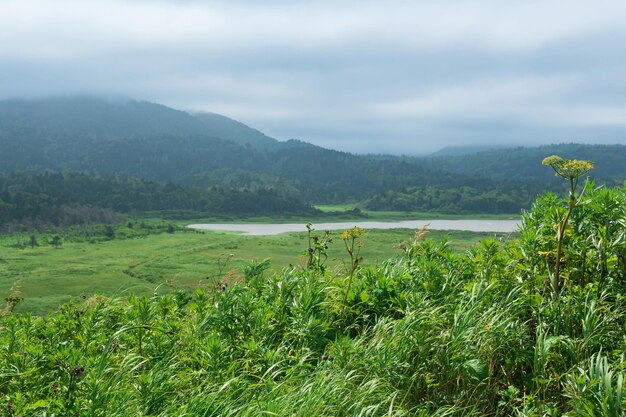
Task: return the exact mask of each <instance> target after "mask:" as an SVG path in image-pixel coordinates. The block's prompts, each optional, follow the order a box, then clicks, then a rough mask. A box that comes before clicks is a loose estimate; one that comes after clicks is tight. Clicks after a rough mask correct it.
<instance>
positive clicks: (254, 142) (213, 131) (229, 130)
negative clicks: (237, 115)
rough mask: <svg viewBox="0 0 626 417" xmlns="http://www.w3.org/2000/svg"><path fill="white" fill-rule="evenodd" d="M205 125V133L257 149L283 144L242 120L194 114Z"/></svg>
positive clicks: (216, 115) (215, 115)
mask: <svg viewBox="0 0 626 417" xmlns="http://www.w3.org/2000/svg"><path fill="white" fill-rule="evenodd" d="M194 116H195V118H196V119H198V120H199V121H200V122H202V124H203V125H204V127H205V133H206V134H208V135H209V136H215V137H216V138H223V139H228V140H230V141H233V142H235V143H238V144H239V145H244V146H248V147H253V148H257V149H265V150H269V149H279V148H280V147H281V144H284V143H285V142H279V141H277V140H276V139H274V138H270V137H269V136H266V135H265V134H264V133H261V132H259V131H258V130H256V129H253V128H251V127H249V126H247V125H245V124H243V123H241V122H238V121H236V120H233V119H230V118H228V117H226V116H222V115H220V114H215V113H198V114H195V115H194Z"/></svg>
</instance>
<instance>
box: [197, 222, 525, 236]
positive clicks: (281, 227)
mask: <svg viewBox="0 0 626 417" xmlns="http://www.w3.org/2000/svg"><path fill="white" fill-rule="evenodd" d="M427 224H429V226H428V228H429V229H430V230H465V231H469V232H500V233H510V232H514V231H515V230H517V228H518V226H519V225H520V221H519V220H404V221H395V222H391V221H390V222H357V221H355V222H339V223H316V224H313V228H314V229H315V230H345V229H349V228H351V227H354V226H358V227H361V228H363V229H421V228H422V227H424V226H425V225H427ZM187 227H189V228H191V229H201V230H213V231H222V232H240V233H245V234H249V235H255V236H263V235H277V234H280V233H287V232H306V225H305V224H304V223H274V224H271V223H212V224H190V225H188V226H187Z"/></svg>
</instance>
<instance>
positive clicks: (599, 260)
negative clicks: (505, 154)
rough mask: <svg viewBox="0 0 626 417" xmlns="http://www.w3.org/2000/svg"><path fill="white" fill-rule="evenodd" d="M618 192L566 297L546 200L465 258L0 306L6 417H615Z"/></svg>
mask: <svg viewBox="0 0 626 417" xmlns="http://www.w3.org/2000/svg"><path fill="white" fill-rule="evenodd" d="M625 196H626V189H625V188H617V189H599V190H598V189H596V190H594V189H590V190H589V193H588V195H587V199H588V201H586V202H581V205H580V208H579V210H578V212H577V213H575V215H573V216H572V218H571V219H570V222H571V224H572V227H575V228H579V229H580V230H584V231H585V233H584V234H583V233H575V234H574V233H572V234H566V235H565V237H564V239H563V247H562V252H563V262H562V264H561V269H560V272H561V276H562V278H563V282H564V285H563V287H562V289H561V291H560V296H559V297H558V298H555V297H553V295H552V294H553V288H552V287H551V285H550V283H551V280H550V278H551V273H552V271H553V267H554V254H553V253H552V252H551V251H553V248H554V243H555V242H554V231H553V230H552V229H551V224H553V223H551V219H550V215H551V214H550V211H551V207H552V206H554V205H555V204H562V203H563V202H562V201H561V200H560V199H558V198H556V197H554V196H544V197H542V198H540V199H539V200H538V202H537V203H536V204H535V206H534V208H533V210H532V211H531V212H529V213H526V214H525V216H524V226H523V229H522V230H521V232H520V239H519V240H517V241H507V242H500V241H496V240H485V241H483V242H481V243H480V244H479V245H477V246H475V247H473V248H472V249H471V250H469V251H467V252H466V253H461V254H459V253H456V252H453V251H452V250H450V248H449V245H448V244H447V242H446V241H431V240H428V239H417V240H416V241H415V242H414V243H413V244H412V245H410V246H409V247H408V248H407V249H406V252H405V254H404V255H403V256H399V257H397V258H395V259H390V260H388V261H385V262H383V263H380V264H377V265H373V266H359V267H358V268H354V267H351V268H347V269H346V271H345V274H340V273H336V274H332V273H330V272H328V271H327V270H326V269H324V268H319V267H318V268H305V267H300V268H288V269H285V270H283V271H282V272H281V273H268V263H267V262H266V261H262V262H257V263H255V264H251V265H250V266H249V267H247V268H246V269H245V279H244V280H243V282H241V283H239V284H234V285H229V286H223V285H220V286H215V285H211V286H208V285H207V287H206V288H200V289H197V290H196V291H195V292H193V293H185V292H182V291H178V292H174V293H171V294H167V295H158V294H155V295H153V296H151V297H129V298H127V299H109V298H105V297H92V298H89V299H87V300H76V301H74V302H71V303H69V304H67V305H64V306H63V307H61V308H59V309H58V310H57V311H56V312H54V313H52V314H49V315H46V316H41V317H36V316H32V315H28V314H15V313H11V311H10V309H5V310H4V311H6V313H5V314H4V315H3V316H2V317H1V318H0V410H1V411H0V412H1V413H3V414H4V415H7V416H17V415H20V416H31V415H32V416H35V415H37V416H41V415H47V416H51V415H56V416H303V417H304V416H515V415H517V416H557V415H568V416H620V415H623V414H624V405H625V401H624V396H623V375H624V366H625V364H626V362H625V361H624V356H623V355H624V352H626V330H625V329H624V326H623V324H624V323H625V319H626V305H625V303H624V295H625V293H626V288H625V287H624V282H625V281H624V280H625V274H624V271H625V265H624V259H625V257H624V255H625V254H626V242H625V241H624V240H625V239H624V227H621V226H620V225H624V224H626V223H624V218H625V215H624V210H625V209H624V207H626V205H624V201H625ZM600 240H602V242H601V244H598V242H599V241H600ZM582 251H584V256H583V253H582ZM347 262H351V263H350V265H354V259H348V261H347ZM16 300H17V299H13V298H11V299H10V300H8V302H9V303H14V302H16Z"/></svg>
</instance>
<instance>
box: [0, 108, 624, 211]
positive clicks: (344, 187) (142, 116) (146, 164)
mask: <svg viewBox="0 0 626 417" xmlns="http://www.w3.org/2000/svg"><path fill="white" fill-rule="evenodd" d="M481 149H482V148H480V147H477V148H466V149H464V150H463V154H462V155H455V153H458V152H452V153H453V155H446V153H450V152H443V155H442V154H439V156H437V155H434V156H431V157H400V156H393V155H383V156H360V155H355V154H350V153H347V152H340V151H335V150H331V149H325V148H322V147H319V146H315V145H311V144H308V143H306V142H303V141H299V140H289V141H278V140H276V139H274V138H271V137H269V136H267V135H265V134H263V133H262V132H260V131H258V130H256V129H254V128H252V127H249V126H247V125H245V124H243V123H241V122H238V121H236V120H233V119H230V118H228V117H226V116H222V115H218V114H212V113H202V114H190V113H186V112H183V111H180V110H175V109H171V108H169V107H166V106H163V105H159V104H155V103H150V102H146V101H135V100H127V99H115V100H112V99H100V98H94V97H77V98H54V99H45V100H6V101H2V102H0V173H5V174H9V173H11V174H21V173H27V174H29V175H31V174H38V173H41V172H45V171H50V172H66V173H70V172H82V173H87V174H89V175H94V176H102V175H104V176H116V175H124V176H128V177H137V178H141V179H145V180H150V181H160V182H172V183H176V184H180V185H184V186H192V187H199V188H205V189H206V188H208V187H210V188H214V187H221V188H223V189H228V190H239V191H245V190H250V191H257V190H275V191H276V192H279V193H280V194H281V195H288V196H290V198H294V199H298V200H302V201H306V202H310V203H344V202H366V204H368V205H369V207H370V208H376V209H381V210H384V209H388V208H396V209H397V208H398V207H401V209H402V210H414V209H419V210H445V211H451V212H462V211H464V210H467V207H470V206H469V205H468V204H467V203H468V199H471V200H472V204H473V205H472V207H473V208H472V209H471V210H474V211H479V210H483V211H485V210H487V211H489V210H493V211H503V210H504V211H507V212H515V211H519V209H520V208H522V207H527V205H528V204H530V201H532V199H533V198H534V197H535V196H536V195H537V194H538V193H539V192H541V191H542V190H545V189H556V190H558V186H559V183H558V180H556V179H555V178H554V176H553V173H552V172H551V170H550V169H548V168H546V167H542V166H541V160H542V159H543V158H544V157H546V156H548V155H551V154H555V153H556V154H560V155H562V156H564V157H569V158H580V159H590V160H593V161H594V162H595V163H596V167H597V170H595V171H594V172H593V176H594V178H598V179H599V180H601V181H602V180H606V181H611V182H613V183H615V182H619V181H620V180H621V181H623V180H624V179H625V178H626V173H625V172H624V167H625V166H626V161H625V159H624V158H625V156H624V155H626V152H625V150H626V147H624V146H620V145H613V146H602V145H574V144H562V145H551V146H545V147H539V148H515V149H492V150H487V151H482V152H475V151H478V150H481ZM452 190H456V191H455V192H452ZM458 190H465V191H464V192H461V193H458V192H457V191H458ZM455 193H456V194H455ZM418 195H419V198H417V197H416V196H418ZM426 195H427V196H429V197H428V198H427V199H424V198H423V197H424V196H426ZM503 196H504V197H506V198H505V199H504V200H502V198H504V197H503ZM370 200H372V201H374V202H375V204H374V203H371V204H370V203H367V201H370ZM496 200H502V201H500V202H499V203H498V204H496V203H495V201H496Z"/></svg>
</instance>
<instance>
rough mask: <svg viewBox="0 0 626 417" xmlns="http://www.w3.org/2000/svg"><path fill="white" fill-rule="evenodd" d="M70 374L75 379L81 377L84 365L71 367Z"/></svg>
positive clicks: (83, 372)
mask: <svg viewBox="0 0 626 417" xmlns="http://www.w3.org/2000/svg"><path fill="white" fill-rule="evenodd" d="M72 374H73V375H74V377H75V378H76V379H81V378H82V377H83V376H84V375H85V367H84V366H83V365H78V366H76V367H75V368H74V369H72Z"/></svg>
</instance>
